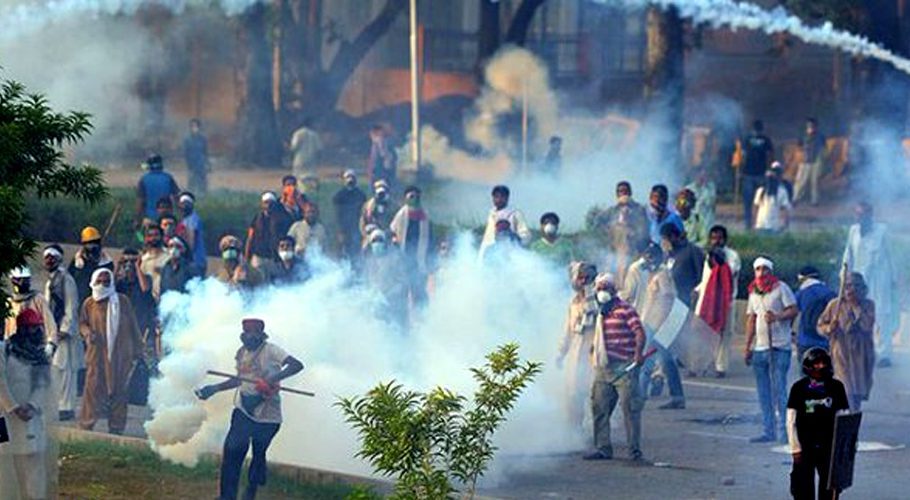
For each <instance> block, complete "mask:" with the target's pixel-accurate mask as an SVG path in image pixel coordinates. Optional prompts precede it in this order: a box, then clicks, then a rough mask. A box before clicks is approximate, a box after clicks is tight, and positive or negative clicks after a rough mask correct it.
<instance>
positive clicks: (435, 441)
mask: <svg viewBox="0 0 910 500" xmlns="http://www.w3.org/2000/svg"><path fill="white" fill-rule="evenodd" d="M486 360H487V362H486V364H484V366H482V367H480V368H472V369H471V373H472V374H473V376H474V379H475V380H476V381H477V382H478V384H479V387H478V389H477V391H476V392H475V393H474V400H473V402H472V404H470V405H468V400H467V398H465V397H464V396H460V395H458V394H456V393H454V392H453V391H451V390H448V389H445V388H442V387H437V388H435V389H433V390H431V391H430V392H428V393H417V392H413V391H407V390H405V389H404V388H403V387H402V386H401V384H398V383H397V382H395V381H394V380H393V381H390V382H387V383H385V384H382V383H381V384H379V385H377V386H376V387H374V388H373V389H371V390H370V391H369V392H368V393H367V394H366V395H365V396H361V397H353V398H347V399H345V398H342V399H341V400H339V401H338V403H336V406H338V407H339V408H341V411H342V412H343V413H344V415H345V420H346V421H347V422H348V423H349V424H350V425H351V427H353V428H354V429H355V430H356V431H357V433H358V435H359V436H360V441H361V449H360V451H359V452H357V456H358V457H360V458H363V459H365V460H367V461H368V462H370V465H372V466H373V468H374V469H375V470H376V472H378V473H380V474H383V475H386V476H389V477H394V478H395V479H396V480H397V483H396V487H395V495H394V496H395V498H420V499H423V498H450V497H451V496H452V494H453V493H455V492H456V491H457V490H456V489H455V487H454V486H453V484H452V483H453V481H455V482H457V483H459V484H460V485H464V486H466V488H467V491H466V494H467V495H468V496H469V497H472V498H473V496H474V491H475V488H476V484H477V480H478V479H479V478H480V477H481V476H482V475H483V473H484V472H485V471H486V469H487V467H488V466H489V464H490V461H492V459H493V456H494V455H495V452H496V447H495V446H494V445H493V434H494V433H495V432H496V429H498V428H499V426H500V425H501V424H502V423H503V422H505V420H506V415H507V414H508V412H509V411H511V410H512V408H513V407H514V405H515V402H516V401H517V400H518V397H519V396H520V395H521V393H522V391H523V390H524V389H525V388H526V387H527V386H528V385H529V384H530V383H531V382H532V381H533V380H534V378H535V377H536V376H537V375H538V374H539V373H540V371H541V368H542V366H543V365H542V364H541V363H533V362H522V361H521V359H520V358H519V356H518V344H514V343H510V344H506V345H503V346H500V347H499V348H497V350H495V351H493V352H491V353H490V354H488V355H487V356H486Z"/></svg>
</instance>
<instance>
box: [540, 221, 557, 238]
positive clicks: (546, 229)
mask: <svg viewBox="0 0 910 500" xmlns="http://www.w3.org/2000/svg"><path fill="white" fill-rule="evenodd" d="M558 229H559V228H558V227H557V226H556V224H552V223H547V224H544V225H543V234H545V235H547V236H556V231H557V230H558Z"/></svg>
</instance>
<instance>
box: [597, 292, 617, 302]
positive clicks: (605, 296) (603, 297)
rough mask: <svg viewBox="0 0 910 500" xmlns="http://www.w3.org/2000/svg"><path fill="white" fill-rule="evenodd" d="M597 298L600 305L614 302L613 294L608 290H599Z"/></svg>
mask: <svg viewBox="0 0 910 500" xmlns="http://www.w3.org/2000/svg"><path fill="white" fill-rule="evenodd" d="M595 297H597V302H598V303H600V304H606V303H607V302H610V301H611V300H613V294H612V293H610V292H608V291H606V290H598V291H597V295H596V296H595Z"/></svg>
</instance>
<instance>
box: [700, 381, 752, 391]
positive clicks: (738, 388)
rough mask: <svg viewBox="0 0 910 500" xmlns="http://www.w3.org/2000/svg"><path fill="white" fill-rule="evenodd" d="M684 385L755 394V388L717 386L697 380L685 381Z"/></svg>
mask: <svg viewBox="0 0 910 500" xmlns="http://www.w3.org/2000/svg"><path fill="white" fill-rule="evenodd" d="M683 384H686V385H691V386H693V387H707V388H708V389H724V390H728V391H740V392H755V387H743V386H741V385H729V384H715V383H712V382H699V381H697V380H683Z"/></svg>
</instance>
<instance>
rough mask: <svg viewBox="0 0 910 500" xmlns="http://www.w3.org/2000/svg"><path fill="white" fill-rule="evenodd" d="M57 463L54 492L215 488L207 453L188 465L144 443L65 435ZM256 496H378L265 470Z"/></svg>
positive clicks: (117, 494)
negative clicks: (265, 478)
mask: <svg viewBox="0 0 910 500" xmlns="http://www.w3.org/2000/svg"><path fill="white" fill-rule="evenodd" d="M60 463H61V466H60V495H59V496H60V498H78V499H102V498H103V499H119V498H122V499H127V498H129V499H137V498H148V499H153V498H154V499H162V498H174V499H178V498H179V499H187V498H196V499H200V500H201V499H207V498H214V497H215V496H217V493H218V471H219V464H218V463H217V462H215V461H214V460H212V459H210V458H208V459H202V460H201V461H200V463H199V464H198V465H197V466H196V467H193V468H189V467H184V466H182V465H176V464H173V463H170V462H167V461H164V460H162V459H161V458H159V457H158V456H157V455H156V454H155V453H154V452H153V451H151V450H148V449H140V448H132V447H126V446H119V445H116V444H111V443H106V442H99V441H71V442H65V443H61V445H60ZM242 478H244V479H242V480H241V483H243V482H245V478H246V472H245V471H244V474H243V476H242ZM257 498H262V499H265V500H268V499H280V498H307V499H316V500H333V499H346V498H356V499H374V498H381V497H380V496H378V495H376V494H375V493H372V492H371V491H369V490H366V489H364V488H360V487H351V486H346V485H311V484H298V483H296V482H293V481H291V480H289V479H286V478H283V477H279V476H276V475H274V474H271V475H270V476H269V482H268V484H267V485H266V486H265V487H264V488H262V489H261V490H260V491H259V495H258V496H257Z"/></svg>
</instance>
